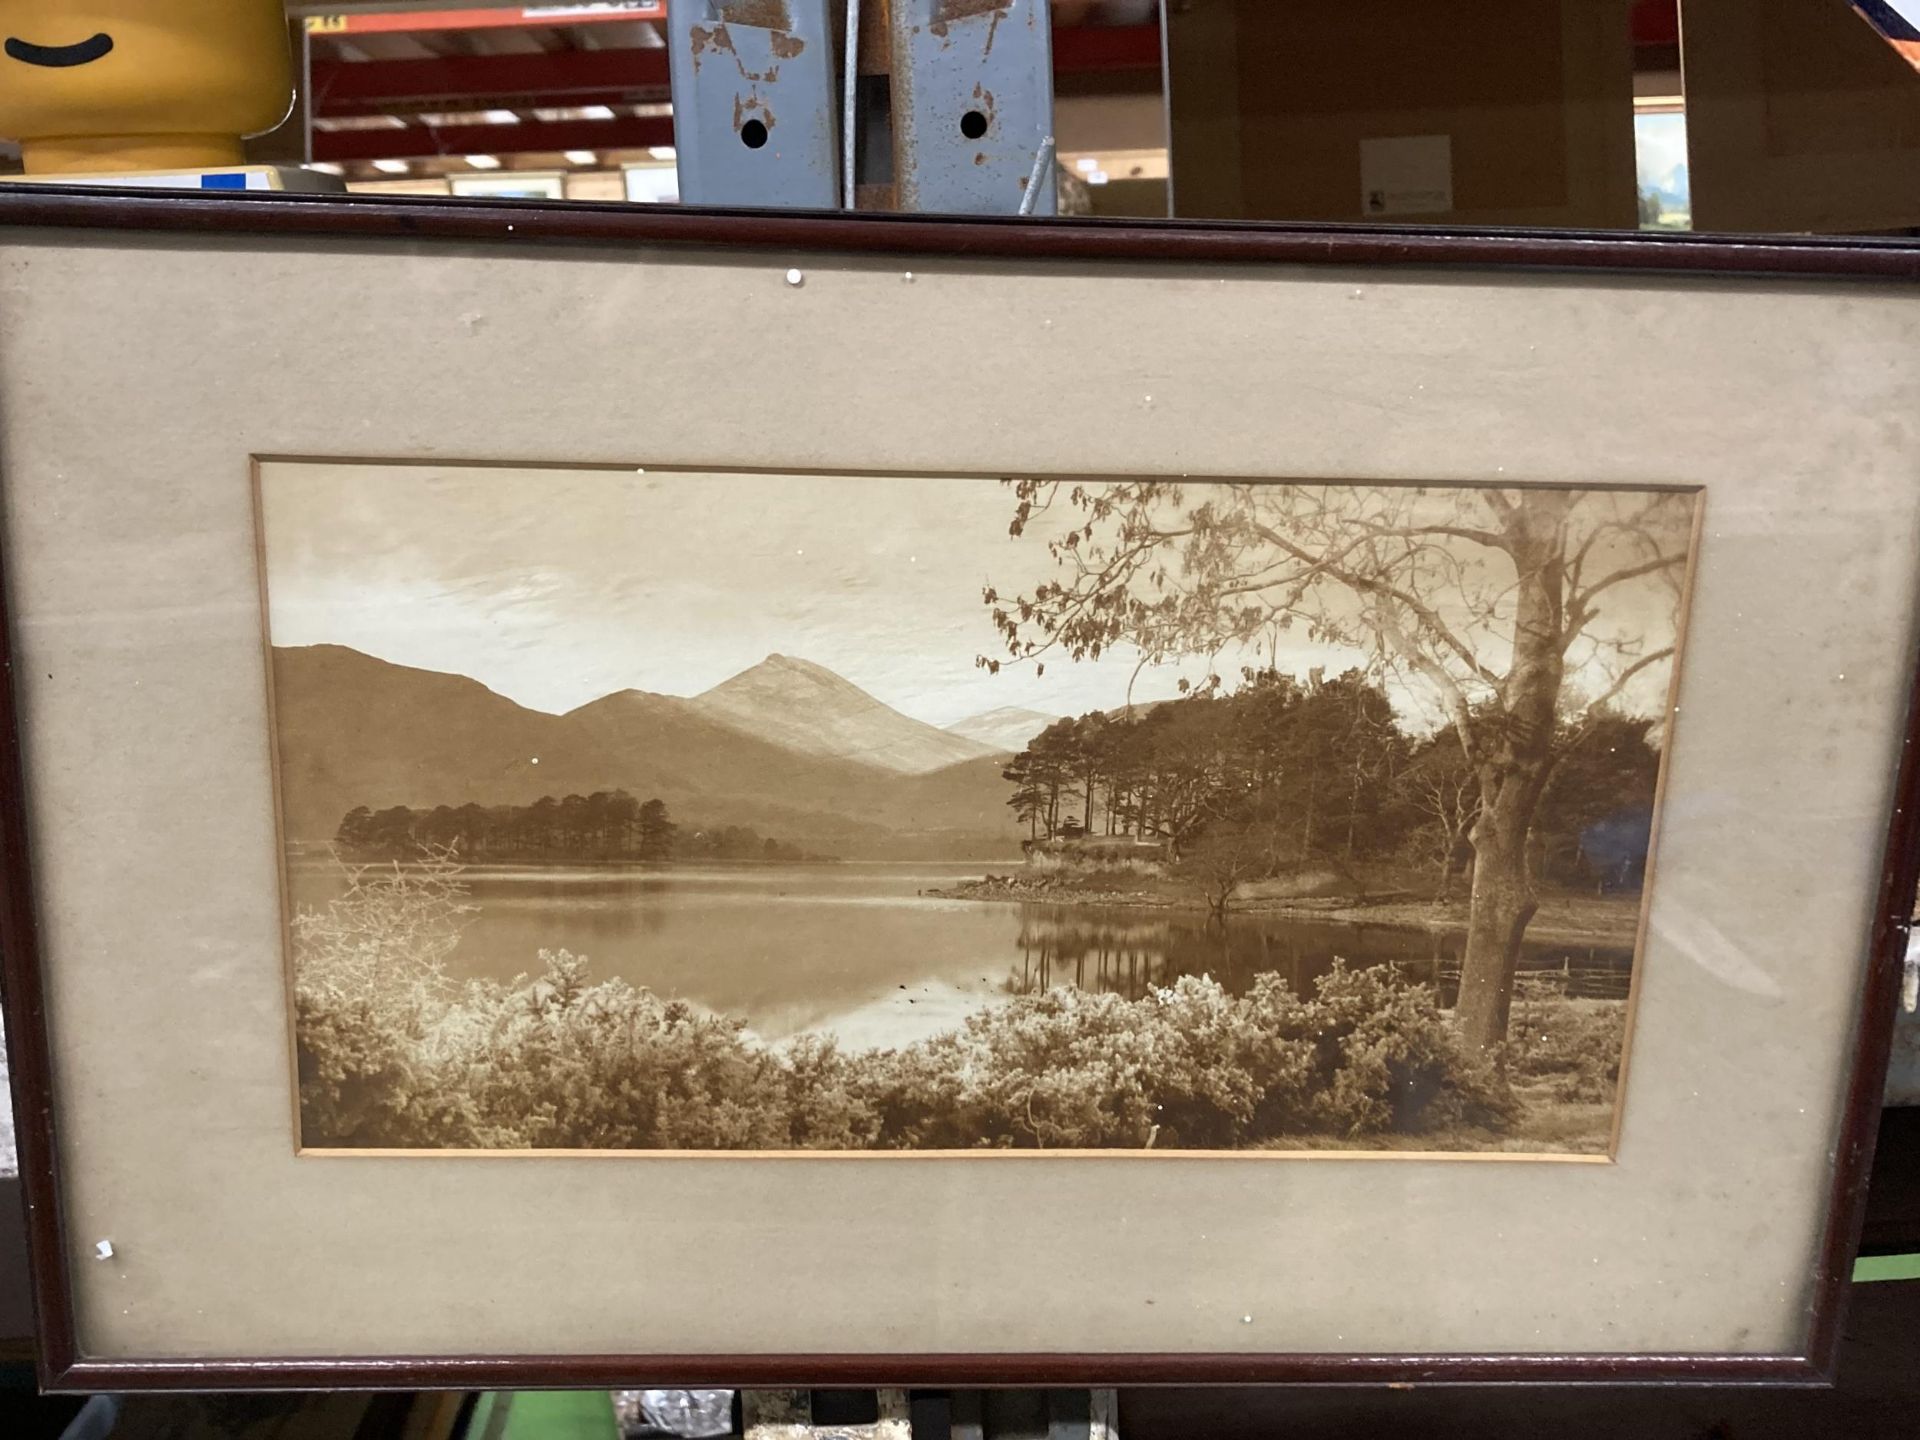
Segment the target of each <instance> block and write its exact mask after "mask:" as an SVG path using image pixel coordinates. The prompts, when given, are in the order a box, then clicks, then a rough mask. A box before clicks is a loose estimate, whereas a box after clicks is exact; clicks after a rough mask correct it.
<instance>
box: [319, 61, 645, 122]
mask: <svg viewBox="0 0 1920 1440" xmlns="http://www.w3.org/2000/svg"><path fill="white" fill-rule="evenodd" d="M666 86H667V52H666V51H665V50H664V49H661V50H562V51H554V52H551V53H548V54H543V55H439V56H433V57H431V58H426V59H420V60H361V61H353V60H316V61H315V62H314V65H313V104H314V113H315V114H317V115H366V114H380V113H384V112H386V111H387V110H389V109H393V108H396V107H407V106H421V105H436V104H437V105H440V106H442V107H443V108H451V109H477V108H478V106H477V105H475V104H472V103H467V102H472V101H475V100H506V99H510V98H515V97H529V98H527V99H526V100H525V102H524V103H525V104H526V105H527V106H529V107H531V106H533V105H541V106H543V107H544V106H549V105H577V104H585V103H604V102H603V101H601V102H587V101H582V100H580V99H578V98H577V97H578V96H579V95H580V94H581V93H583V92H588V91H591V92H593V93H594V94H596V95H602V96H604V95H606V94H609V93H611V94H623V93H626V92H629V91H645V90H664V89H665V88H666Z"/></svg>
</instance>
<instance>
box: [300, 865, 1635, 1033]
mask: <svg viewBox="0 0 1920 1440" xmlns="http://www.w3.org/2000/svg"><path fill="white" fill-rule="evenodd" d="M981 873H982V867H981V865H980V864H979V863H978V862H974V863H971V864H938V863H903V864H893V865H889V864H869V863H848V864H838V865H794V866H772V865H713V866H674V867H670V868H644V867H640V866H616V865H608V866H578V867H572V866H552V867H524V868H522V867H511V866H472V867H470V868H469V869H468V870H467V872H466V880H467V882H468V884H469V886H470V888H471V892H472V893H471V900H472V902H473V903H474V904H475V905H477V906H478V907H479V911H478V913H477V914H476V915H474V916H472V917H470V921H469V924H468V926H467V928H466V930H465V931H464V932H463V934H462V936H461V939H460V944H459V947H458V948H457V949H456V950H455V951H454V953H453V955H452V957H451V959H450V961H449V970H450V972H451V973H452V974H453V975H454V976H455V978H459V979H464V978H469V977H471V978H491V979H495V980H502V981H506V980H512V979H513V978H514V977H515V976H516V975H520V974H531V973H537V972H538V970H539V969H540V961H539V952H540V951H541V950H542V949H547V950H557V949H567V950H571V951H573V952H574V953H575V954H576V955H581V954H584V955H586V956H588V957H589V959H590V960H591V962H592V974H593V976H594V978H596V979H605V978H608V977H610V976H615V975H617V976H620V977H622V978H623V979H625V980H627V981H629V982H630V983H632V984H634V985H644V986H646V987H648V988H650V989H651V990H652V991H653V992H654V993H655V994H657V995H662V996H670V997H677V998H681V999H685V1000H689V1001H691V1002H693V1003H694V1004H697V1005H699V1006H701V1007H703V1008H706V1009H709V1010H712V1011H715V1012H718V1013H722V1014H726V1015H732V1016H736V1017H739V1018H741V1019H744V1020H745V1021H746V1022H747V1023H748V1025H749V1026H750V1027H751V1028H752V1029H753V1030H754V1031H755V1032H756V1033H757V1034H759V1035H762V1036H764V1037H766V1038H767V1039H770V1040H776V1039H781V1038H784V1037H786V1036H789V1035H792V1034H794V1033H796V1032H799V1031H802V1030H831V1031H833V1032H834V1033H836V1034H838V1035H839V1036H840V1037H841V1040H842V1042H843V1043H844V1044H846V1045H848V1046H851V1047H855V1048H861V1047H866V1046H872V1045H881V1044H903V1043H907V1042H909V1041H912V1040H915V1039H918V1038H920V1037H922V1036H925V1035H929V1034H933V1033H935V1032H937V1031H939V1030H943V1029H949V1028H952V1027H954V1026H956V1025H958V1024H959V1023H960V1020H961V1018H962V1017H964V1016H965V1015H966V1014H967V1013H968V1012H969V1011H973V1010H978V1009H980V1008H982V1007H983V1006H985V1005H987V1004H991V1003H992V1002H993V1001H994V1000H996V999H1004V998H1006V997H1008V996H1010V995H1014V994H1020V993H1024V992H1031V991H1035V990H1042V989H1045V988H1047V987H1049V986H1053V985H1079V986H1082V987H1085V988H1089V989H1101V990H1109V991H1114V992H1116V993H1120V994H1126V995H1139V994H1140V993H1142V992H1143V991H1144V989H1145V988H1146V987H1147V986H1148V985H1164V984H1167V983H1169V982H1170V981H1172V980H1174V979H1176V978H1178V977H1179V976H1181V975H1200V974H1206V975H1212V976H1214V977H1215V978H1216V979H1218V980H1220V981H1221V983H1222V984H1224V985H1226V986H1227V987H1228V988H1229V989H1233V990H1241V989H1244V988H1245V987H1247V986H1248V985H1250V984H1251V983H1252V982H1253V979H1254V977H1256V976H1258V975H1261V974H1264V973H1268V972H1274V971H1277V972H1279V973H1281V974H1284V975H1285V976H1286V977H1287V979H1288V981H1289V983H1290V984H1291V985H1292V986H1293V987H1294V988H1295V989H1296V990H1299V991H1301V992H1305V991H1307V990H1308V989H1309V988H1310V987H1311V984H1312V982H1313V980H1314V979H1315V978H1316V977H1318V976H1320V975H1322V974H1324V973H1326V971H1327V970H1328V969H1329V968H1331V966H1332V964H1333V960H1334V957H1335V956H1340V957H1342V958H1344V959H1346V960H1348V961H1349V962H1351V963H1353V964H1361V965H1366V964H1380V963H1384V962H1388V961H1392V962H1396V963H1399V964H1401V965H1402V966H1403V967H1405V968H1407V969H1408V970H1409V971H1410V972H1411V973H1412V974H1413V976H1414V977H1415V978H1419V979H1438V980H1441V981H1442V982H1443V988H1444V977H1445V975H1446V973H1447V972H1448V970H1449V969H1450V968H1454V967H1457V965H1458V961H1459V955H1460V946H1461V938H1462V937H1461V936H1460V934H1459V932H1457V931H1428V930H1422V929H1414V928H1408V927H1404V926H1389V925H1355V924H1346V923H1332V922H1324V921H1312V920H1300V919H1295V918H1291V917H1282V916H1274V915H1235V916H1232V917H1230V918H1229V920H1228V922H1227V924H1226V926H1225V928H1224V930H1223V929H1222V927H1220V926H1218V925H1214V924H1210V923H1209V922H1208V920H1207V917H1206V916H1205V915H1204V914H1195V913H1190V912H1184V911H1168V910H1142V909H1133V908H1126V907H1118V906H1103V905H1056V904H1012V903H1006V902H998V901H978V900H946V899H940V898H936V897H933V896H929V895H927V894H925V893H924V892H925V891H927V890H930V889H935V888H939V887H944V886H950V885H953V884H956V883H958V882H960V881H963V880H967V879H976V878H978V877H979V876H980V874H981ZM290 878H291V888H292V891H293V898H294V901H295V903H296V904H299V905H307V906H315V907H318V906H323V905H324V904H325V903H326V902H327V901H328V900H329V899H331V898H333V897H334V896H336V895H338V894H339V893H340V889H341V881H340V876H339V872H338V871H337V870H336V869H335V868H334V867H333V866H332V865H331V864H330V863H323V862H319V861H313V860H296V861H295V862H294V863H293V868H292V874H291V877H290ZM1631 961H1632V951H1631V949H1630V948H1629V947H1624V946H1620V947H1612V946H1587V945H1556V944H1551V943H1533V944H1529V946H1528V948H1527V954H1526V959H1525V964H1526V966H1527V968H1529V969H1542V970H1546V969H1552V970H1559V969H1562V968H1563V967H1564V968H1566V969H1568V970H1569V971H1570V972H1571V973H1572V974H1573V976H1574V978H1575V986H1576V989H1580V988H1585V989H1586V990H1588V992H1589V993H1595V994H1612V995H1618V994H1621V993H1624V987H1625V977H1626V975H1627V973H1628V970H1629V968H1630V966H1631Z"/></svg>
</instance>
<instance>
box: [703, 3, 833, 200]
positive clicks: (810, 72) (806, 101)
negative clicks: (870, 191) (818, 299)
mask: <svg viewBox="0 0 1920 1440" xmlns="http://www.w3.org/2000/svg"><path fill="white" fill-rule="evenodd" d="M838 38H839V37H838V34H837V28H836V26H835V25H834V23H833V14H832V5H831V3H830V0H674V3H673V4H672V5H670V6H669V7H668V9H667V44H668V47H669V50H670V54H669V56H668V63H669V66H670V69H671V71H672V78H673V112H674V148H675V150H676V151H677V152H678V158H679V168H680V194H681V198H682V199H684V200H686V201H687V202H688V203H689V204H694V205H767V206H795V207H800V208H804V209H817V210H831V209H834V208H835V207H836V206H838V205H839V204H840V203H841V199H842V195H841V184H840V178H841V177H840V120H839V117H840V104H839V96H840V87H839V67H838V64H837V58H836V52H837V41H838Z"/></svg>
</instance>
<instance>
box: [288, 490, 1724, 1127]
mask: <svg viewBox="0 0 1920 1440" xmlns="http://www.w3.org/2000/svg"><path fill="white" fill-rule="evenodd" d="M258 504H259V513H260V522H261V550H262V558H263V567H264V590H265V603H266V608H267V615H268V624H269V634H270V640H271V647H272V648H271V665H270V671H271V696H272V713H273V723H274V730H275V736H274V739H275V746H276V755H277V764H278V792H277V793H278V801H279V806H280V817H279V819H280V829H281V834H282V837H283V841H284V848H285V878H286V894H287V899H288V918H287V930H288V947H289V973H290V984H291V990H292V1006H293V1015H294V1041H295V1050H296V1055H297V1065H298V1084H299V1117H300V1121H299V1123H300V1140H301V1143H302V1145H303V1146H304V1147H306V1148H309V1149H315V1150H340V1149H353V1150H364V1149H408V1150H421V1149H426V1150H502V1151H506V1150H514V1151H543V1150H609V1151H714V1150H721V1151H797V1152H819V1151H863V1152H865V1151H872V1152H923V1153H924V1152H928V1151H969V1152H975V1151H980V1152H985V1151H999V1150H1015V1151H1034V1150H1044V1151H1087V1150H1100V1151H1112V1150H1123V1151H1136V1152H1143V1153H1146V1152H1152V1153H1158V1152H1183V1151H1184V1152H1192V1151H1233V1152H1248V1153H1254V1152H1266V1153H1271V1154H1284V1153H1287V1152H1298V1151H1305V1150H1325V1149H1341V1150H1352V1151H1380V1152H1405V1153H1430V1152H1494V1153H1508V1154H1522V1155H1524V1154H1561V1155H1605V1154H1607V1153H1608V1152H1609V1151H1610V1148H1611V1145H1612V1135H1613V1128H1614V1113H1615V1107H1616V1103H1617V1100H1618V1092H1619V1088H1620V1076H1621V1068H1622V1061H1623V1058H1624V1053H1625V1047H1626V1035H1627V1020H1628V1016H1627V1010H1628V996H1629V993H1630V987H1631V985H1632V980H1633V972H1634V965H1635V956H1636V948H1637V937H1638V935H1639V931H1640V922H1641V913H1642V909H1643V906H1644V904H1645V900H1646V895H1647V891H1648V887H1649V884H1650V880H1651V872H1650V864H1651V861H1650V853H1651V849H1652V843H1653V833H1654V818H1655V811H1656V808H1657V805H1656V797H1657V793H1658V788H1659V777H1660V773H1661V766H1662V756H1663V753H1664V750H1665V748H1666V746H1667V743H1668V726H1669V717H1670V715H1671V713H1672V701H1671V696H1672V692H1673V687H1674V680H1675V675H1676V673H1677V667H1678V664H1679V651H1680V637H1681V628H1682V617H1683V611H1684V597H1685V593H1686V585H1687V579H1688V575H1689V570H1690V559H1691V553H1692V547H1693V543H1694V535H1695V532H1696V520H1697V507H1698V496H1697V495H1696V494H1695V493H1693V492H1683V491H1673V490H1619V489H1597V488H1596V489H1571V488H1555V487H1517V486H1516V487H1505V488H1475V487H1465V486H1454V487H1443V486H1407V485H1390V484H1324V483H1292V482H1284V483H1282V482H1274V483H1243V482H1234V483H1225V482H1206V483H1202V482H1197V481H1186V480H1182V481H1178V482H1176V481H1171V480H1140V479H1100V478H1080V479H1069V480H1052V479H1029V478H1018V477H1015V478H1011V479H995V478H956V477H881V476H871V475H836V474H715V473H693V472H685V471H659V472H649V471H644V470H633V469H611V468H580V469H559V468H545V469H513V468H505V467H498V466H479V465H472V466H464V465H383V464H359V463H345V462H263V463H262V464H261V465H260V467H259V474H258Z"/></svg>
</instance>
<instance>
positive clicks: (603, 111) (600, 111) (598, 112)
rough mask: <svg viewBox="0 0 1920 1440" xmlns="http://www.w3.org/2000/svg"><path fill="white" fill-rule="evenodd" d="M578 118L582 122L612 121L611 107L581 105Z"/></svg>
mask: <svg viewBox="0 0 1920 1440" xmlns="http://www.w3.org/2000/svg"><path fill="white" fill-rule="evenodd" d="M580 118H581V119H582V120H611V119H613V107H612V106H611V105H582V106H581V107H580Z"/></svg>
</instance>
